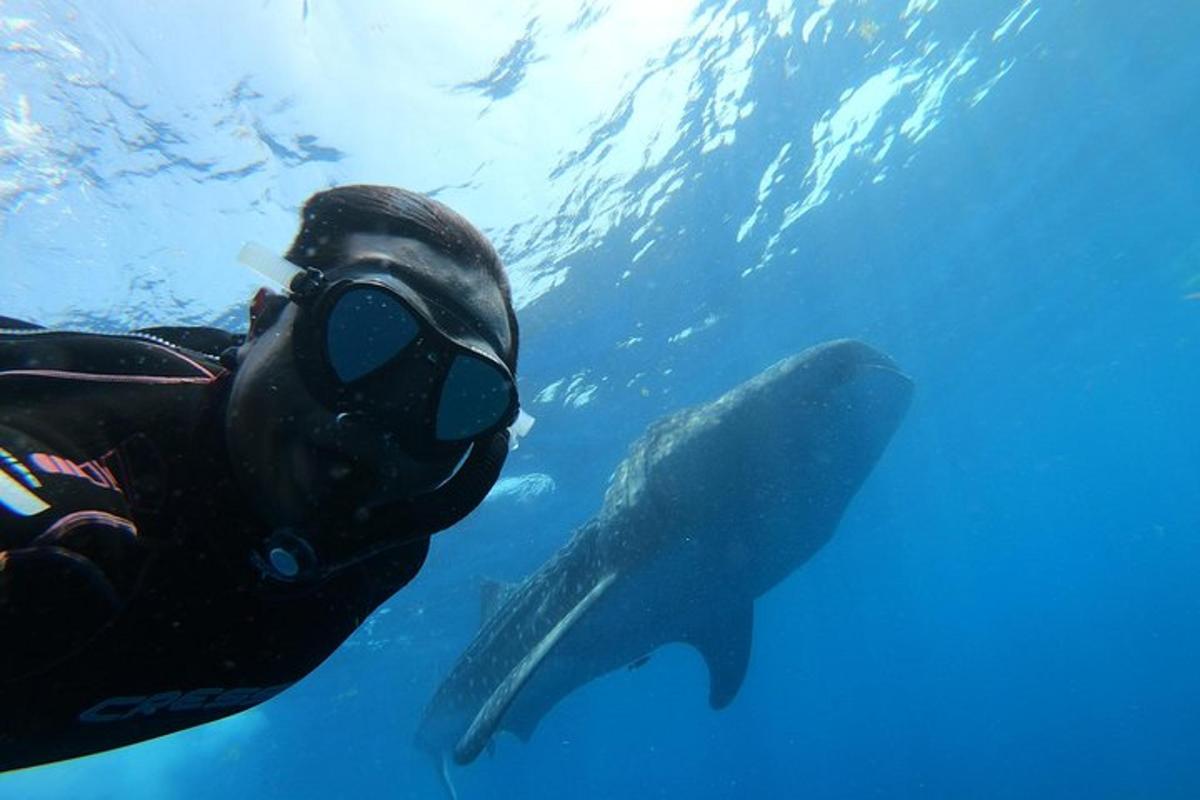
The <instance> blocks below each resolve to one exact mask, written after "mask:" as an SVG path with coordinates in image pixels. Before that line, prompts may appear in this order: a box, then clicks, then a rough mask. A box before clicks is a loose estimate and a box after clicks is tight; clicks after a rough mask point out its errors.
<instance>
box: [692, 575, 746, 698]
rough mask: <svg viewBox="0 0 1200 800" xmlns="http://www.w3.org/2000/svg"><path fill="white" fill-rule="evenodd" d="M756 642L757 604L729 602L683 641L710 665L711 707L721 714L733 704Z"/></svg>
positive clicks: (737, 599)
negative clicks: (753, 643)
mask: <svg viewBox="0 0 1200 800" xmlns="http://www.w3.org/2000/svg"><path fill="white" fill-rule="evenodd" d="M753 640H754V601H753V600H752V599H750V598H748V597H746V598H727V599H723V600H722V601H721V602H719V603H717V604H716V605H715V607H714V608H713V609H712V612H711V613H710V614H709V616H708V617H707V618H706V619H705V621H704V623H703V624H702V625H701V626H700V627H697V628H696V629H694V630H692V631H691V632H689V633H688V634H687V635H686V636H684V637H683V641H684V642H686V643H687V644H690V645H691V646H692V647H694V648H696V649H697V650H699V651H700V655H702V656H704V662H705V663H706V664H707V665H708V704H709V706H711V707H712V708H713V709H714V710H720V709H722V708H724V707H725V706H727V705H729V704H730V703H732V702H733V698H734V697H736V696H737V693H738V690H739V689H741V688H742V681H743V680H745V678H746V669H747V667H748V666H749V664H750V647H751V644H752V642H753Z"/></svg>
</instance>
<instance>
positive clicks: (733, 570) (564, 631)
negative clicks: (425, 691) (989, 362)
mask: <svg viewBox="0 0 1200 800" xmlns="http://www.w3.org/2000/svg"><path fill="white" fill-rule="evenodd" d="M912 392H913V384H912V381H911V380H910V379H909V378H908V377H907V376H906V375H905V374H904V373H903V372H901V370H900V369H899V368H898V367H897V366H896V364H895V363H894V362H893V361H892V359H891V358H889V357H888V356H886V355H884V354H883V353H881V352H879V351H878V350H875V349H873V348H872V347H870V346H868V345H866V344H863V343H862V342H858V341H855V340H849V339H843V340H837V341H831V342H826V343H823V344H819V345H816V346H814V347H811V348H809V349H807V350H805V351H803V352H800V353H798V354H795V355H793V356H791V357H789V358H785V359H784V360H782V361H780V362H778V363H776V364H774V365H773V366H771V367H769V368H767V369H766V370H764V371H763V372H761V373H759V374H758V375H756V376H754V377H753V378H751V379H750V380H748V381H746V382H745V383H742V384H741V385H739V386H737V387H735V388H733V389H732V390H730V391H728V392H726V393H725V394H724V395H722V396H721V397H719V398H717V399H716V400H714V401H712V402H709V403H705V404H702V405H699V406H696V407H692V408H688V409H684V410H681V411H678V412H676V413H673V414H671V415H669V416H667V417H665V418H663V419H660V420H659V421H657V422H655V423H653V424H651V425H650V426H649V428H648V429H647V430H646V432H645V433H644V434H643V435H642V436H641V437H640V438H639V439H638V440H637V441H636V442H634V444H633V445H632V446H631V448H630V450H629V453H628V456H627V457H626V458H625V459H624V460H623V461H622V462H621V463H620V464H619V465H618V466H617V468H616V470H615V471H614V473H613V475H612V478H611V480H610V483H609V486H608V489H607V491H606V493H605V495H604V500H603V503H602V505H601V508H600V510H599V511H598V512H597V513H596V514H595V515H594V516H593V517H591V518H590V519H589V520H588V521H587V522H585V523H584V524H583V525H581V526H580V527H579V528H578V529H576V530H575V531H574V533H573V535H572V536H571V538H570V539H569V541H568V542H567V543H566V545H565V546H563V547H562V549H561V550H559V551H558V552H557V553H556V554H555V555H554V556H552V557H551V558H550V559H549V560H547V561H546V562H545V563H544V564H542V565H541V566H540V567H539V568H538V569H536V570H535V571H534V572H533V573H532V574H531V575H529V576H528V577H527V578H526V579H525V580H524V581H521V582H520V583H517V584H515V585H505V584H499V583H495V582H492V583H489V584H486V585H485V587H484V598H483V604H482V605H483V611H484V614H483V616H484V619H483V623H482V625H481V627H480V629H479V631H478V634H477V635H476V636H475V638H474V640H472V641H471V642H470V644H469V645H468V646H467V648H466V650H465V651H464V652H463V653H462V655H461V656H460V657H459V659H458V660H457V662H456V663H455V664H454V665H453V667H452V668H451V670H450V672H449V674H448V675H447V676H446V677H445V679H444V680H443V681H442V683H441V685H440V686H439V687H438V689H437V690H436V692H435V694H434V696H433V698H432V700H431V701H430V703H429V705H428V707H427V708H426V710H425V713H424V715H423V718H422V720H421V722H420V725H419V728H418V730H417V735H416V744H417V746H418V747H419V748H421V749H423V750H425V751H427V752H429V753H430V754H432V755H434V757H435V758H436V759H439V760H440V763H441V765H442V777H443V779H444V780H445V781H446V784H447V786H448V787H450V784H449V778H448V775H447V771H446V770H447V766H448V763H449V760H450V759H451V758H452V759H453V761H454V762H456V763H458V764H460V765H462V764H468V763H470V762H471V761H473V760H474V759H475V758H476V757H477V756H478V755H479V754H480V752H481V751H483V750H484V749H485V748H487V747H488V746H489V744H490V743H491V742H492V740H493V737H494V736H495V735H496V734H497V732H499V731H502V730H506V731H509V732H511V733H514V734H516V735H517V736H518V737H519V738H521V739H522V740H524V741H528V740H529V738H530V737H531V736H532V735H533V732H534V730H535V728H536V727H537V725H538V722H539V721H540V720H541V719H542V718H543V717H544V716H545V715H546V714H547V713H548V712H549V711H550V710H551V709H552V708H553V707H554V706H555V704H556V703H558V702H559V701H560V700H561V699H562V698H564V697H566V696H567V695H568V694H570V693H571V692H572V691H574V690H575V689H577V688H579V687H580V686H583V685H584V684H586V683H588V682H590V681H593V680H595V679H597V678H599V677H601V676H603V675H605V674H606V673H609V672H612V671H615V670H618V669H621V668H626V667H628V668H631V669H634V668H637V667H638V666H641V665H642V664H644V663H645V659H646V658H647V657H648V656H649V654H651V653H653V651H654V650H655V649H657V648H659V647H662V646H664V645H668V644H672V643H678V642H683V643H686V644H688V645H691V646H692V647H694V648H695V649H696V650H697V651H698V652H699V653H700V655H701V656H702V657H703V659H704V661H705V663H706V664H707V667H708V674H709V697H708V702H709V705H710V706H711V707H712V708H713V709H721V708H724V707H725V706H727V705H728V704H729V703H730V702H732V701H733V699H734V697H735V696H736V695H737V693H738V690H739V688H740V687H741V685H742V682H743V679H744V678H745V676H746V671H747V666H748V663H749V658H750V650H751V641H752V636H753V628H754V601H755V599H756V598H758V597H759V596H761V595H762V594H764V593H765V592H767V591H768V590H770V589H771V588H772V587H774V586H776V585H777V584H778V583H780V582H781V581H782V580H784V579H785V578H787V577H788V576H789V575H790V574H791V573H792V572H793V571H795V570H796V568H797V567H799V566H800V565H801V564H803V563H804V562H805V561H807V560H808V559H809V558H811V557H812V556H813V554H814V553H816V552H817V551H818V550H819V549H820V548H821V546H822V545H824V544H825V543H826V542H827V541H829V539H830V538H831V537H832V536H833V533H834V530H835V529H836V527H837V525H838V522H839V520H840V519H841V517H842V514H843V512H844V511H845V509H846V508H847V506H848V504H849V503H850V501H851V499H852V498H853V497H854V495H855V494H856V492H857V491H858V489H859V487H860V486H861V485H862V483H863V481H864V480H865V479H866V478H867V476H868V475H869V473H870V472H871V470H872V468H873V467H874V465H875V463H876V461H877V460H878V459H879V457H880V455H881V454H882V453H883V451H884V449H885V447H886V446H887V444H888V442H889V441H890V440H891V438H892V435H893V433H894V432H895V431H896V430H897V428H898V427H899V425H900V422H901V420H902V419H903V417H904V415H905V413H906V411H907V409H908V406H909V403H910V400H911V397H912ZM451 793H452V794H453V789H452V787H451Z"/></svg>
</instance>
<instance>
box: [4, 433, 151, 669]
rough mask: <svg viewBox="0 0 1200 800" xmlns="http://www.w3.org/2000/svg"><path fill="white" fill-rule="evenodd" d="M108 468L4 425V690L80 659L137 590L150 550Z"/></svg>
mask: <svg viewBox="0 0 1200 800" xmlns="http://www.w3.org/2000/svg"><path fill="white" fill-rule="evenodd" d="M102 469H103V468H102V466H100V465H95V464H92V463H84V464H82V465H81V464H78V463H77V462H74V461H70V460H68V459H65V458H62V457H60V456H56V455H53V452H52V451H51V450H49V449H48V448H46V447H44V446H42V445H40V443H39V442H37V441H36V440H34V439H32V438H31V437H28V436H25V435H23V434H21V433H19V432H17V431H14V430H13V429H11V428H7V427H0V683H3V682H4V681H6V680H10V679H13V678H16V677H20V676H22V675H27V674H30V673H36V672H39V671H41V670H44V669H47V668H49V667H51V666H53V665H54V664H55V663H57V662H58V661H59V660H61V659H62V658H64V657H66V656H69V655H71V654H72V653H75V652H77V651H78V650H79V648H81V647H83V646H85V645H86V644H87V643H88V642H89V641H91V639H92V638H93V637H94V636H95V635H96V634H97V633H99V632H100V631H101V630H102V629H103V628H104V626H105V625H106V624H107V623H108V622H109V621H111V620H112V619H113V617H114V616H115V615H116V614H117V613H118V611H119V610H120V609H121V607H122V606H123V605H124V603H125V601H126V600H127V599H128V597H129V595H130V594H131V593H132V591H133V589H134V586H135V584H136V580H137V576H138V575H139V574H140V571H141V564H142V561H143V557H144V556H143V552H142V547H141V544H140V542H139V541H138V537H137V530H136V528H135V526H134V524H133V522H131V521H130V519H129V515H128V512H127V510H126V508H125V502H124V498H123V496H122V495H121V493H120V490H119V488H117V487H116V486H115V479H114V480H113V481H112V484H113V485H112V486H100V485H98V483H107V482H108V479H109V478H110V477H111V473H108V474H104V473H103V472H102V471H101V470H102ZM101 479H103V480H101Z"/></svg>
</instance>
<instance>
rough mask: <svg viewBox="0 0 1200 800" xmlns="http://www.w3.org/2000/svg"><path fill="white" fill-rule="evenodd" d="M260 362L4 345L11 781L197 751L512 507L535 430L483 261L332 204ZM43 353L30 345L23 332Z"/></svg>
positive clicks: (401, 211) (2, 674)
mask: <svg viewBox="0 0 1200 800" xmlns="http://www.w3.org/2000/svg"><path fill="white" fill-rule="evenodd" d="M243 260H244V261H245V262H246V263H248V264H249V265H250V266H252V267H254V268H256V269H258V270H259V271H262V272H264V273H266V274H268V275H269V276H271V277H274V278H275V279H276V280H277V281H279V282H280V283H282V284H283V285H284V286H285V287H287V290H286V293H285V294H276V293H273V292H270V291H268V290H266V289H263V290H260V291H259V292H258V294H257V295H256V296H255V297H254V300H253V302H252V304H251V308H250V328H249V332H248V333H247V334H246V335H245V336H241V335H235V334H230V333H226V332H224V331H219V330H216V329H211V328H175V329H170V328H159V329H152V330H151V331H150V332H148V333H147V332H143V333H134V334H126V335H100V334H91V333H77V332H63V331H50V330H45V329H38V328H36V326H32V325H27V324H20V323H17V322H16V321H14V320H5V319H4V318H0V327H2V328H4V330H3V331H0V770H10V769H16V768H20V767H28V766H33V765H36V764H42V763H46V762H50V761H57V760H60V759H65V758H71V757H74V756H80V755H85V754H88V753H94V752H98V751H101V750H107V749H110V748H114V747H119V746H122V745H126V744H130V743H133V742H138V741H142V740H145V739H149V738H152V737H155V736H160V735H163V734H166V733H171V732H172V731H177V730H180V729H183V728H188V727H191V726H194V725H200V724H202V723H205V722H209V721H211V720H215V719H218V718H220V717H224V716H227V715H229V714H233V713H236V712H238V711H241V710H243V709H245V708H249V707H251V706H253V705H256V704H258V703H261V702H263V701H264V700H266V699H268V698H269V697H271V696H273V695H275V694H277V693H278V692H280V691H282V690H283V689H285V688H286V687H287V686H289V685H290V684H292V683H293V682H295V681H297V680H299V679H300V678H302V677H304V675H306V674H307V673H308V672H310V671H311V670H312V669H314V668H315V667H316V666H317V665H318V664H320V663H321V662H322V661H323V660H324V659H325V658H326V657H327V656H329V655H330V654H331V653H332V652H333V651H334V649H335V648H337V647H338V645H339V644H341V643H342V642H343V641H344V640H345V639H346V638H347V637H348V636H349V635H350V634H351V633H352V632H353V631H354V630H355V628H356V627H358V625H359V624H360V623H361V622H362V621H363V620H364V619H365V618H366V617H367V615H369V614H370V613H371V612H372V611H373V610H374V609H375V608H376V607H377V606H379V604H380V603H382V602H383V601H384V600H386V599H387V598H388V597H390V596H391V595H392V594H393V593H394V592H396V591H397V590H398V589H400V588H401V587H402V586H404V585H405V584H407V583H408V582H409V581H411V580H412V578H413V577H414V576H415V575H416V574H417V572H418V570H420V568H421V565H422V563H423V562H424V560H425V556H426V553H427V551H428V547H429V537H430V535H431V534H433V533H435V532H437V531H440V530H443V529H445V528H448V527H450V526H452V525H454V524H455V523H456V522H458V521H459V520H461V519H462V518H463V517H465V516H466V515H467V514H469V513H470V512H471V511H472V510H473V509H474V508H475V507H476V506H477V505H478V504H479V503H480V502H481V501H482V499H483V497H484V495H485V494H486V493H487V492H488V490H489V489H491V487H492V485H493V484H494V483H495V481H496V478H497V476H498V474H499V472H500V468H501V466H502V464H503V462H504V459H505V456H506V454H507V452H508V447H509V437H510V427H512V426H514V423H516V424H518V425H519V424H522V423H524V422H525V421H526V419H525V418H524V417H523V416H520V418H519V415H520V410H519V405H518V398H517V388H516V382H515V378H514V372H515V370H516V364H517V344H518V342H517V321H516V317H515V314H514V312H513V306H512V299H511V293H510V289H509V285H508V280H507V278H506V277H505V274H504V269H503V266H502V265H501V263H500V259H499V257H498V256H497V254H496V252H495V250H494V249H493V248H492V246H491V244H489V242H488V241H487V239H486V238H485V237H484V236H483V235H482V234H481V233H480V232H479V231H478V230H476V229H475V228H474V227H473V226H472V225H471V224H470V223H469V222H467V221H466V220H465V219H463V218H462V217H461V216H459V215H458V214H456V213H455V212H453V211H451V210H450V209H449V208H447V207H445V206H444V205H442V204H440V203H438V202H436V201H434V200H432V199H430V198H428V197H425V196H422V195H419V194H415V193H412V192H408V191H404V190H401V189H395V188H389V187H375V186H347V187H340V188H335V189H331V190H329V191H325V192H321V193H318V194H316V195H314V196H313V197H312V198H310V199H309V200H308V202H307V203H306V204H305V207H304V210H303V217H302V222H301V227H300V231H299V233H298V235H297V236H296V239H295V241H294V243H293V244H292V247H291V249H290V251H289V252H288V254H287V258H286V261H285V260H284V259H281V258H278V257H277V256H269V255H267V254H265V253H264V252H263V251H262V249H254V248H249V249H248V250H247V251H244V258H243ZM18 327H19V328H23V329H24V330H16V328H18Z"/></svg>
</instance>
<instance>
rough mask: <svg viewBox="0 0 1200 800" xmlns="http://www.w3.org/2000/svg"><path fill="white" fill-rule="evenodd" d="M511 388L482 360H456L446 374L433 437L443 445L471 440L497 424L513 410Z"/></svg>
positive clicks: (504, 376) (467, 358)
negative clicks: (443, 443) (444, 443)
mask: <svg viewBox="0 0 1200 800" xmlns="http://www.w3.org/2000/svg"><path fill="white" fill-rule="evenodd" d="M512 402H513V385H512V382H511V381H510V380H509V378H508V376H507V375H505V374H504V372H502V371H501V370H500V369H499V368H498V367H496V366H495V365H494V364H491V363H489V362H487V361H484V360H483V359H479V358H469V357H465V356H458V357H456V358H455V359H454V362H453V363H452V364H451V365H450V370H449V372H448V373H447V374H446V383H445V385H444V386H443V387H442V396H441V400H440V402H439V403H438V410H437V429H436V431H435V435H436V436H437V438H438V439H440V440H441V441H443V442H453V441H459V440H462V439H472V438H474V437H475V436H477V435H478V434H480V433H482V432H483V431H485V430H487V429H488V428H490V427H492V426H493V425H495V424H496V423H498V422H500V421H501V420H502V419H503V418H504V415H505V414H506V413H508V412H509V410H510V409H511V408H512Z"/></svg>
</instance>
